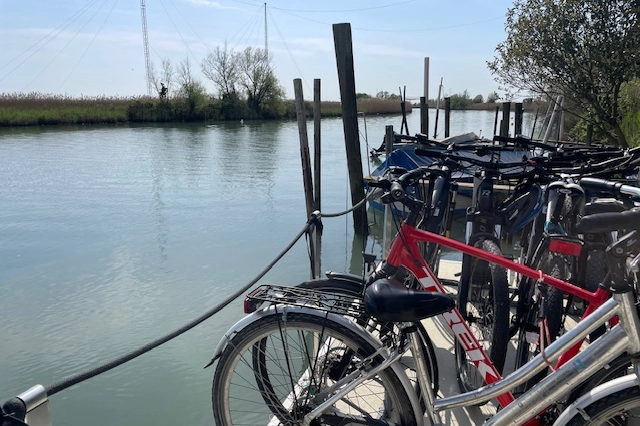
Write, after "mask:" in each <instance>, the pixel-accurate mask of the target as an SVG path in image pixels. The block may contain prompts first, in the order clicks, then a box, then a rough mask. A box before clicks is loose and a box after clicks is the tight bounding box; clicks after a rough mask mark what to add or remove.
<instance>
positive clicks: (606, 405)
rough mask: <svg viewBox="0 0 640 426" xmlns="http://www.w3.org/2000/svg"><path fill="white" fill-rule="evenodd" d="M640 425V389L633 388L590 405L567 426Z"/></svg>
mask: <svg viewBox="0 0 640 426" xmlns="http://www.w3.org/2000/svg"><path fill="white" fill-rule="evenodd" d="M585 424H589V425H593V426H597V425H621V426H622V425H640V387H638V386H632V387H629V388H627V389H623V390H621V391H618V392H615V393H613V394H611V395H609V396H606V397H604V398H601V399H599V400H597V401H595V402H594V403H593V404H591V405H588V406H586V407H585V408H584V410H583V411H582V412H580V413H577V414H576V415H575V416H574V417H573V418H572V419H571V420H570V421H569V422H568V423H567V426H582V425H585Z"/></svg>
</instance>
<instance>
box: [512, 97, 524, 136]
mask: <svg viewBox="0 0 640 426" xmlns="http://www.w3.org/2000/svg"><path fill="white" fill-rule="evenodd" d="M514 117H515V118H514V123H513V136H518V135H521V134H522V102H516V109H515V112H514Z"/></svg>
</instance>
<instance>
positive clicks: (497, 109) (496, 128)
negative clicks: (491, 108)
mask: <svg viewBox="0 0 640 426" xmlns="http://www.w3.org/2000/svg"><path fill="white" fill-rule="evenodd" d="M499 114H500V107H499V106H496V118H495V120H494V121H493V135H494V136H495V135H497V133H496V132H497V131H498V115H499Z"/></svg>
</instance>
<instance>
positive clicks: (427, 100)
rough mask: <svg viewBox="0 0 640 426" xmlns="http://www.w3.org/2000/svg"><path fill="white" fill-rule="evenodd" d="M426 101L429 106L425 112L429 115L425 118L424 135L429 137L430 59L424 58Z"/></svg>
mask: <svg viewBox="0 0 640 426" xmlns="http://www.w3.org/2000/svg"><path fill="white" fill-rule="evenodd" d="M424 100H425V103H426V104H427V108H425V110H426V111H427V113H426V114H425V116H424V132H422V133H424V134H425V135H429V57H426V58H424Z"/></svg>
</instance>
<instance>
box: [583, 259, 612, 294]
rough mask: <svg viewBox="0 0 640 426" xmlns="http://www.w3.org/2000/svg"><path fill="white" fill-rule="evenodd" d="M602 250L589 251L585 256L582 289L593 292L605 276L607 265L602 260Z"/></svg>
mask: <svg viewBox="0 0 640 426" xmlns="http://www.w3.org/2000/svg"><path fill="white" fill-rule="evenodd" d="M604 256H605V254H604V249H594V250H590V251H589V254H588V255H587V262H586V265H585V274H584V288H585V290H589V291H591V292H595V291H596V290H597V289H598V286H599V285H600V283H601V282H602V281H604V277H605V275H606V274H607V264H606V262H605V258H604Z"/></svg>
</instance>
